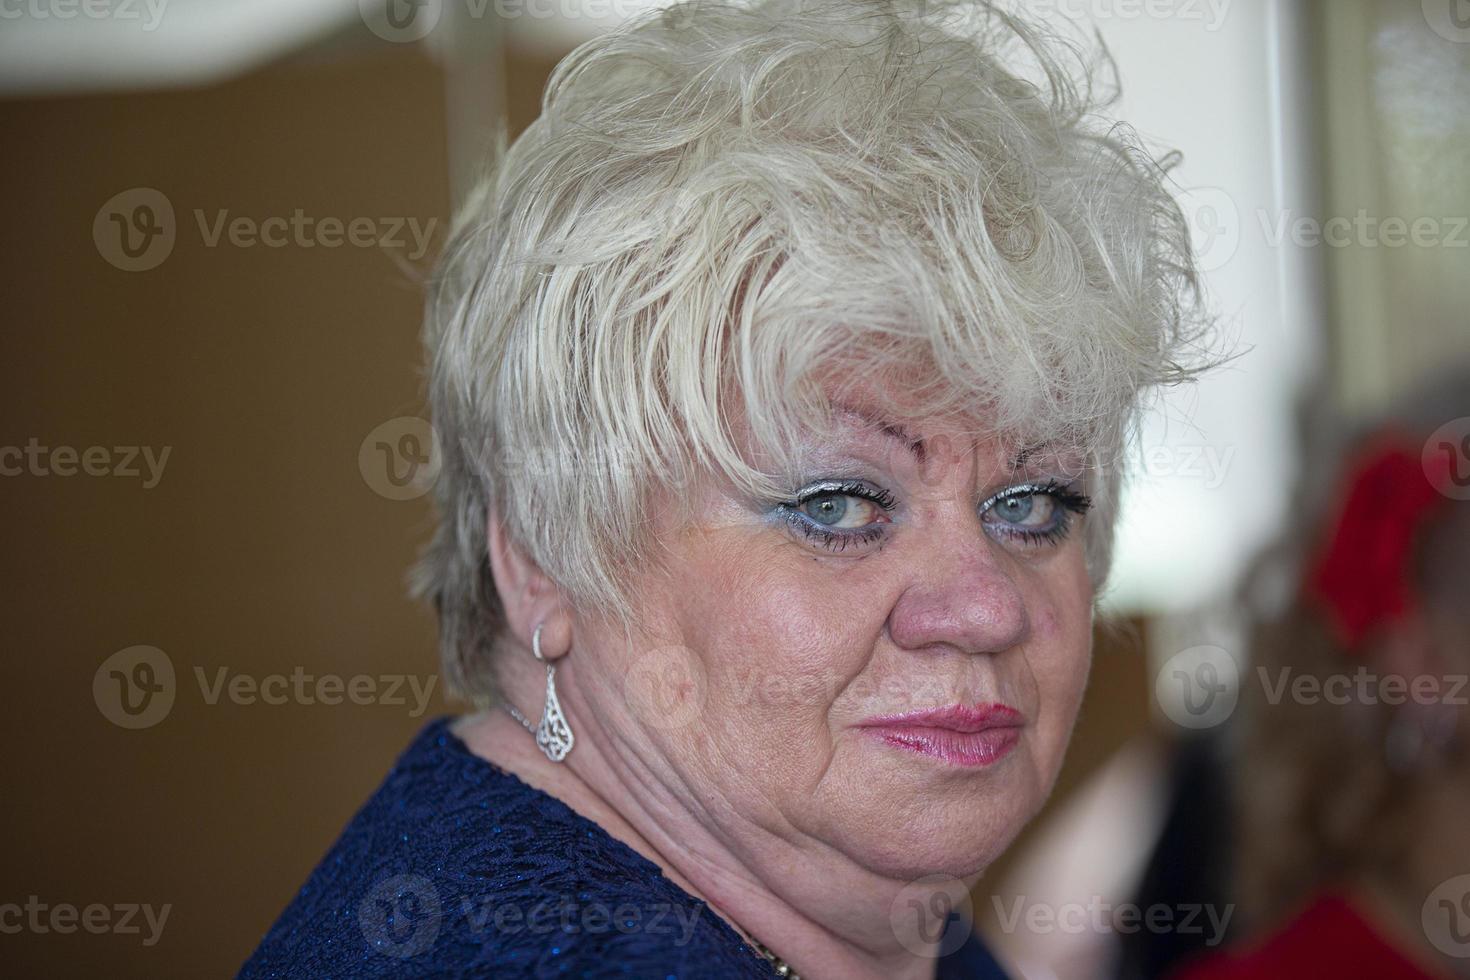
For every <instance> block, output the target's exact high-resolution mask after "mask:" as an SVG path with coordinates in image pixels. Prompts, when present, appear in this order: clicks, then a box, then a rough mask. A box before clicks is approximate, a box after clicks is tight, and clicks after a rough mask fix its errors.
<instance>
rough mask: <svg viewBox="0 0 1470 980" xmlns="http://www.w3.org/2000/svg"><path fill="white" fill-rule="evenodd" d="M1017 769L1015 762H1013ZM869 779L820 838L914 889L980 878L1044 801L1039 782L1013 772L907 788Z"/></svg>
mask: <svg viewBox="0 0 1470 980" xmlns="http://www.w3.org/2000/svg"><path fill="white" fill-rule="evenodd" d="M1017 761H1018V762H1019V761H1020V760H1017ZM877 775H878V774H876V773H869V774H868V775H867V776H866V777H865V779H864V780H863V785H862V787H861V789H857V788H856V787H851V786H850V787H849V792H848V794H847V795H846V798H845V799H842V800H839V801H835V802H834V804H833V806H832V807H831V809H829V810H828V812H829V814H830V817H829V819H828V822H827V827H826V828H824V830H823V833H822V836H823V838H824V839H825V840H827V841H828V842H830V843H831V844H832V845H833V846H835V847H837V848H838V849H840V850H842V851H843V852H844V853H846V854H848V855H849V856H850V857H852V858H853V859H855V860H857V861H858V862H859V863H861V864H863V865H864V866H866V867H868V868H871V869H872V870H873V871H875V872H877V873H879V874H882V875H884V876H886V877H889V878H895V879H898V880H903V881H913V880H916V879H918V878H922V877H924V876H925V875H933V874H942V875H949V876H951V877H955V878H969V877H971V876H975V875H978V874H980V873H981V872H983V871H984V870H985V869H986V868H987V867H989V866H990V864H991V863H992V862H994V861H995V860H996V859H997V858H999V857H1000V856H1001V855H1002V854H1003V853H1004V852H1005V850H1006V848H1007V847H1009V846H1010V844H1011V842H1012V841H1013V840H1015V838H1016V835H1017V834H1019V833H1020V832H1021V829H1022V828H1023V827H1025V825H1026V823H1027V822H1028V821H1029V820H1030V819H1031V818H1032V817H1033V816H1035V814H1036V812H1037V810H1039V809H1040V807H1041V803H1042V801H1043V794H1042V792H1041V788H1040V781H1039V780H1038V779H1034V778H1032V774H1030V773H1028V772H1026V771H1024V770H1023V769H1022V768H1021V767H1019V766H1017V767H1016V768H1014V769H1013V770H1011V771H1008V772H1004V773H1002V772H993V773H992V775H993V776H994V777H998V778H971V779H949V780H939V781H935V780H922V779H921V780H917V781H915V780H913V779H912V778H910V779H893V778H891V777H892V776H893V775H896V774H893V773H888V774H886V775H888V776H889V777H890V778H877Z"/></svg>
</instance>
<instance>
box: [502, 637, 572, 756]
mask: <svg viewBox="0 0 1470 980" xmlns="http://www.w3.org/2000/svg"><path fill="white" fill-rule="evenodd" d="M544 625H546V624H545V623H538V624H537V625H536V631H535V632H534V633H532V634H531V655H532V656H534V657H535V658H536V659H537V660H538V661H540V662H541V663H543V664H546V707H544V708H542V709H541V723H540V724H539V725H537V726H535V727H534V728H533V727H531V723H530V722H529V721H527V720H526V717H525V716H524V715H522V714H521V713H520V712H519V711H517V710H516V708H515V705H513V704H511V703H509V702H506V704H505V708H506V710H507V711H509V712H510V713H511V716H512V717H514V718H515V720H516V721H518V722H520V723H521V725H522V726H523V727H524V728H525V729H526V731H528V732H531V733H532V734H533V735H535V736H536V747H537V748H539V749H540V750H541V751H542V752H545V753H546V758H548V759H550V760H551V761H552V762H560V761H562V760H563V759H565V758H566V757H567V753H568V752H570V751H572V743H573V742H574V741H575V739H574V738H573V737H572V726H571V725H569V724H567V716H566V715H565V714H564V713H563V712H562V710H561V702H560V701H559V700H557V697H556V665H555V664H553V663H551V662H550V661H548V660H547V659H546V658H545V657H544V656H542V654H541V627H542V626H544Z"/></svg>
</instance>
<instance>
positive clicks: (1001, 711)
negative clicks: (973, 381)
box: [566, 399, 1093, 880]
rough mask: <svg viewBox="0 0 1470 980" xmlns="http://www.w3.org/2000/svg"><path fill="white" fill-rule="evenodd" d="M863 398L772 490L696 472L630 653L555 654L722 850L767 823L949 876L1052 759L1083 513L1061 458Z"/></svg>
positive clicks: (583, 629)
mask: <svg viewBox="0 0 1470 980" xmlns="http://www.w3.org/2000/svg"><path fill="white" fill-rule="evenodd" d="M882 404H884V402H883V401H882V400H881V399H877V400H874V399H870V400H867V401H866V402H865V403H864V404H861V405H858V404H853V403H851V402H849V403H848V405H849V406H850V407H851V408H852V409H853V412H852V413H850V414H849V413H847V412H844V413H843V414H842V415H841V419H842V422H843V424H842V428H841V429H840V430H839V435H838V436H837V437H836V438H835V439H829V440H828V441H826V442H825V443H824V444H821V445H816V444H812V445H810V446H808V447H806V448H805V449H804V450H803V459H804V460H805V470H806V472H805V478H804V479H802V481H801V483H800V485H797V486H792V487H791V494H790V497H789V499H788V500H785V501H781V502H778V503H775V504H772V503H771V502H769V501H755V500H749V499H746V498H744V497H742V496H741V495H740V494H738V493H737V492H736V491H735V490H734V488H733V487H727V486H720V485H717V484H716V483H715V482H714V481H710V482H708V483H706V484H703V485H701V486H699V487H698V488H696V490H695V492H694V493H693V494H692V495H691V498H690V500H689V503H690V504H691V506H690V508H689V511H688V513H690V514H692V515H693V518H692V520H689V521H682V522H681V521H678V520H676V519H675V518H674V516H673V515H674V514H675V513H677V511H678V508H677V507H675V506H673V504H672V502H671V501H665V504H666V506H664V507H663V508H662V509H661V511H660V513H662V514H664V515H665V520H664V523H663V525H662V526H661V527H660V528H659V539H660V542H661V548H660V549H659V551H660V555H659V557H658V559H657V566H658V567H657V568H654V569H650V570H649V571H648V573H647V576H646V578H645V579H644V581H643V582H642V583H640V584H642V585H643V587H644V588H645V589H646V590H647V591H648V594H649V596H650V598H649V599H648V601H647V606H646V608H645V609H643V610H642V612H641V614H640V616H639V619H638V622H637V624H636V625H637V634H635V637H634V639H635V642H634V644H633V646H632V648H629V646H628V644H627V642H626V639H625V637H624V634H623V633H622V632H621V631H612V630H602V631H598V630H597V629H596V628H595V627H589V626H585V625H582V624H579V626H578V632H577V633H576V634H575V636H574V640H573V652H572V655H571V657H570V658H569V659H568V661H566V663H567V665H568V667H569V668H570V669H571V670H573V671H574V672H575V674H576V676H577V680H576V691H575V695H574V696H575V698H576V700H577V701H578V702H581V703H582V708H581V710H591V711H593V712H595V714H596V715H597V718H598V722H599V727H600V728H601V729H602V730H603V731H604V732H609V733H610V734H612V735H613V736H614V737H613V738H612V739H610V741H611V742H612V746H613V747H612V749H611V750H612V751H614V752H616V753H619V754H621V755H623V756H625V757H626V758H625V759H624V760H623V761H624V762H626V763H627V764H628V765H629V766H630V769H631V770H632V771H634V772H637V773H639V774H640V776H641V778H649V776H650V775H651V777H652V778H654V779H656V780H658V782H659V783H660V784H661V785H662V786H663V787H664V789H665V790H666V791H667V792H668V793H670V794H671V795H672V796H674V797H675V798H677V799H679V801H680V803H681V805H683V806H687V807H688V809H689V811H691V812H693V813H695V814H697V815H698V816H699V817H700V819H701V822H702V823H704V824H705V825H706V826H708V827H710V828H711V829H712V830H713V831H714V832H715V833H716V834H717V835H719V836H720V837H721V838H723V839H724V840H725V841H726V842H727V843H729V844H730V845H731V846H732V847H734V848H735V849H736V850H737V851H738V850H739V849H742V848H753V847H758V846H760V845H759V843H758V842H759V841H760V840H762V839H766V840H769V839H770V835H772V834H774V835H776V837H778V838H780V839H782V840H785V841H787V842H790V843H794V844H796V845H797V846H800V847H804V848H816V849H828V850H827V853H831V852H832V851H835V852H837V853H839V854H841V855H843V856H845V857H847V858H849V859H851V860H853V861H856V862H858V863H859V864H860V865H861V866H863V867H865V868H867V869H870V870H872V871H874V872H877V873H880V874H884V875H887V876H890V877H894V878H899V879H904V880H912V879H914V878H917V877H920V876H922V875H926V874H934V873H943V874H949V875H955V876H958V877H964V876H967V875H970V874H973V873H975V872H978V871H980V870H981V869H983V868H984V867H985V866H986V865H987V864H989V863H990V862H991V861H992V860H994V859H995V858H996V857H997V856H998V855H999V854H1000V853H1001V852H1002V851H1003V850H1004V849H1005V847H1006V846H1007V845H1008V844H1009V843H1010V841H1011V840H1012V838H1013V837H1014V836H1015V834H1016V833H1017V832H1018V831H1019V830H1020V828H1021V826H1022V825H1023V824H1024V823H1025V822H1026V820H1028V819H1029V818H1030V817H1031V816H1033V815H1034V814H1035V813H1036V811H1037V809H1038V808H1039V807H1040V806H1041V804H1042V802H1043V801H1044V799H1045V798H1046V796H1047V794H1048V793H1049V791H1050V789H1051V786H1052V783H1053V781H1054V780H1055V778H1056V775H1057V771H1058V768H1059V767H1060V765H1061V761H1062V756H1063V752H1064V750H1065V747H1066V744H1067V740H1068V737H1069V735H1070V732H1071V729H1072V725H1073V721H1074V720H1075V718H1076V715H1077V710H1078V705H1079V702H1080V700H1081V698H1082V693H1083V689H1084V687H1085V685H1086V679H1087V672H1088V665H1089V658H1090V651H1091V624H1092V598H1093V591H1092V584H1091V581H1090V579H1089V577H1088V573H1087V570H1086V567H1085V565H1084V561H1083V543H1082V541H1083V534H1082V523H1083V513H1082V512H1083V511H1084V510H1085V508H1086V498H1085V497H1083V496H1082V493H1083V492H1084V488H1083V487H1082V486H1081V484H1080V482H1079V481H1077V480H1076V479H1075V478H1076V477H1077V474H1078V473H1079V466H1078V462H1077V460H1076V459H1070V460H1069V459H1065V458H1062V457H1059V456H1057V455H1056V454H1054V453H1049V452H1047V451H1045V450H1044V449H1036V450H1035V451H1033V452H1031V453H1030V454H1029V455H1028V454H1026V453H1021V454H1020V455H1021V456H1022V458H1021V459H1020V460H1019V461H1018V460H1017V459H1016V457H1017V455H1018V453H1017V449H1018V447H1015V446H1007V445H1002V444H1001V443H1000V442H999V441H998V440H981V441H976V440H974V439H973V438H961V437H960V436H958V435H957V434H956V433H957V431H958V430H955V429H953V428H949V429H947V428H945V427H944V426H943V425H941V424H940V423H939V422H937V421H936V422H934V423H933V424H930V425H922V424H921V425H914V424H912V423H911V424H910V425H908V426H907V427H905V429H904V431H901V432H900V431H896V430H893V429H888V430H887V431H885V428H884V426H883V423H882V421H881V405H882ZM921 443H922V444H921ZM1018 463H1019V465H1017V464H1018ZM573 661H575V663H573ZM929 712H934V713H935V714H932V715H930V714H927V713H929Z"/></svg>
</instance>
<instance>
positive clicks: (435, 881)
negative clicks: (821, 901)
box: [240, 717, 1004, 980]
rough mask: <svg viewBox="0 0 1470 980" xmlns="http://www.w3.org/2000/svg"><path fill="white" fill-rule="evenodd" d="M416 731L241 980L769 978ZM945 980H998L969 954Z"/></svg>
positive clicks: (682, 905)
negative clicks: (343, 979) (364, 979)
mask: <svg viewBox="0 0 1470 980" xmlns="http://www.w3.org/2000/svg"><path fill="white" fill-rule="evenodd" d="M451 720H452V719H450V718H448V717H444V718H438V719H436V720H434V721H432V722H430V723H429V724H428V725H426V726H425V727H424V729H423V730H422V731H421V732H420V733H419V735H418V736H417V737H416V738H415V739H414V741H413V743H412V744H411V745H410V746H409V748H408V749H407V750H406V751H405V752H404V753H403V755H402V756H401V757H400V758H399V759H398V761H397V763H396V764H395V765H394V767H393V769H392V771H391V772H390V773H389V774H388V776H387V778H386V779H385V780H384V782H383V785H382V786H381V787H380V788H379V789H378V790H377V792H376V793H374V794H373V796H372V797H371V798H370V799H369V800H368V801H367V803H366V804H364V805H363V807H362V809H361V810H359V811H358V813H357V815H356V816H355V817H353V819H352V821H351V822H350V823H349V824H348V825H347V828H346V829H345V830H344V831H343V833H342V836H341V837H340V838H339V839H338V840H337V842H336V843H335V844H334V845H333V846H332V848H331V850H330V851H328V853H327V855H326V857H325V858H324V859H323V860H322V862H321V864H319V865H318V866H317V867H316V869H315V870H314V871H313V872H312V873H311V876H310V877H309V878H308V879H307V882H306V884H305V885H304V886H303V887H302V889H301V891H300V892H299V893H297V895H296V897H295V899H294V900H292V902H291V904H290V905H289V906H288V907H287V908H286V910H285V911H284V912H283V913H282V914H281V917H280V919H279V920H277V922H276V923H275V925H273V926H272V927H271V928H270V930H269V931H268V932H267V933H266V935H265V938H264V939H263V940H262V941H261V944H260V946H259V948H257V949H256V951H255V952H254V954H253V955H252V956H251V957H250V959H249V960H248V961H247V962H246V963H245V965H244V967H243V968H242V969H241V972H240V976H241V977H244V978H266V977H273V978H293V980H294V978H308V977H309V978H313V980H316V978H326V977H428V976H433V977H553V976H573V977H589V978H611V977H648V978H676V977H700V978H716V980H725V978H730V980H738V978H747V977H749V978H757V977H759V978H769V977H772V976H774V975H775V974H774V971H773V970H772V968H771V967H770V965H769V964H768V963H767V962H766V961H765V960H763V959H761V958H760V957H759V956H757V955H756V954H755V953H754V951H752V950H751V949H750V947H748V946H747V945H745V943H744V942H743V941H742V940H741V939H740V937H739V935H737V934H736V933H735V931H734V930H733V929H731V928H730V926H729V925H728V924H727V923H726V922H725V921H724V920H723V919H721V918H720V917H719V916H718V915H717V914H715V913H714V912H713V910H711V909H710V907H709V906H708V905H706V904H705V903H704V902H703V901H700V900H699V899H697V898H695V897H693V896H692V895H690V894H688V893H687V892H685V891H684V890H683V889H681V888H679V887H678V886H677V885H675V884H674V883H673V882H672V881H670V880H669V879H668V878H666V877H664V875H663V873H662V871H661V870H660V869H659V868H658V866H657V865H655V864H653V863H652V862H651V861H649V860H647V859H646V858H644V857H643V856H642V855H641V854H639V853H637V852H636V851H634V850H633V849H632V848H630V847H628V846H627V845H625V844H623V843H622V842H620V841H617V840H614V839H613V838H612V837H611V836H609V835H608V834H607V833H606V832H605V831H603V830H602V829H601V828H600V827H598V826H597V825H596V824H594V823H592V822H591V821H589V820H587V819H586V818H584V817H582V816H580V815H579V814H577V813H576V812H575V811H573V810H572V809H570V808H569V807H567V806H566V805H565V804H563V803H562V802H560V801H559V800H557V799H555V798H554V797H552V796H549V795H547V794H546V793H543V792H541V791H540V790H537V789H534V788H532V787H530V786H528V785H526V784H525V783H523V782H521V780H519V779H518V778H516V777H515V776H514V775H511V774H510V773H507V772H505V771H503V770H501V769H499V768H498V767H496V766H494V765H492V764H490V763H489V762H487V761H485V760H484V759H481V758H480V757H479V756H476V755H474V754H473V753H472V752H471V751H470V750H469V748H468V747H467V746H466V745H465V744H464V743H463V742H462V741H461V740H460V739H459V738H458V737H457V736H456V735H454V733H453V732H452V731H450V729H449V724H450V722H451ZM939 975H940V977H941V978H942V980H960V978H992V977H1003V976H1004V975H1003V974H1002V973H1001V972H1000V970H999V969H998V968H997V967H996V966H995V963H994V961H993V960H992V959H991V958H990V956H989V955H988V953H987V952H986V951H985V950H984V948H983V947H982V946H980V945H979V943H978V941H976V940H975V939H973V938H971V939H970V940H969V941H968V942H967V943H966V945H965V946H964V947H962V948H961V949H959V950H957V951H956V952H955V953H953V954H951V955H950V956H947V957H945V958H944V959H942V960H941V961H940V970H939Z"/></svg>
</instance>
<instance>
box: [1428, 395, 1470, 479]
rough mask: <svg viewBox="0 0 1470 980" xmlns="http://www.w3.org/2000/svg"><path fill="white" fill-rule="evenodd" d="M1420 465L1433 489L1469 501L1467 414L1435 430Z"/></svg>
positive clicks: (1469, 421)
mask: <svg viewBox="0 0 1470 980" xmlns="http://www.w3.org/2000/svg"><path fill="white" fill-rule="evenodd" d="M1420 462H1421V463H1423V465H1424V475H1425V476H1427V477H1428V478H1429V482H1430V483H1432V484H1434V489H1436V490H1438V491H1439V492H1440V493H1442V494H1444V495H1445V496H1446V497H1449V498H1450V499H1451V500H1470V415H1467V416H1465V417H1464V418H1458V419H1455V420H1453V421H1450V422H1446V423H1445V424H1444V425H1442V426H1440V427H1439V428H1438V429H1435V430H1434V433H1433V435H1431V436H1430V437H1429V439H1428V441H1426V442H1425V443H1424V451H1423V454H1422V455H1421V456H1420Z"/></svg>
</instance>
